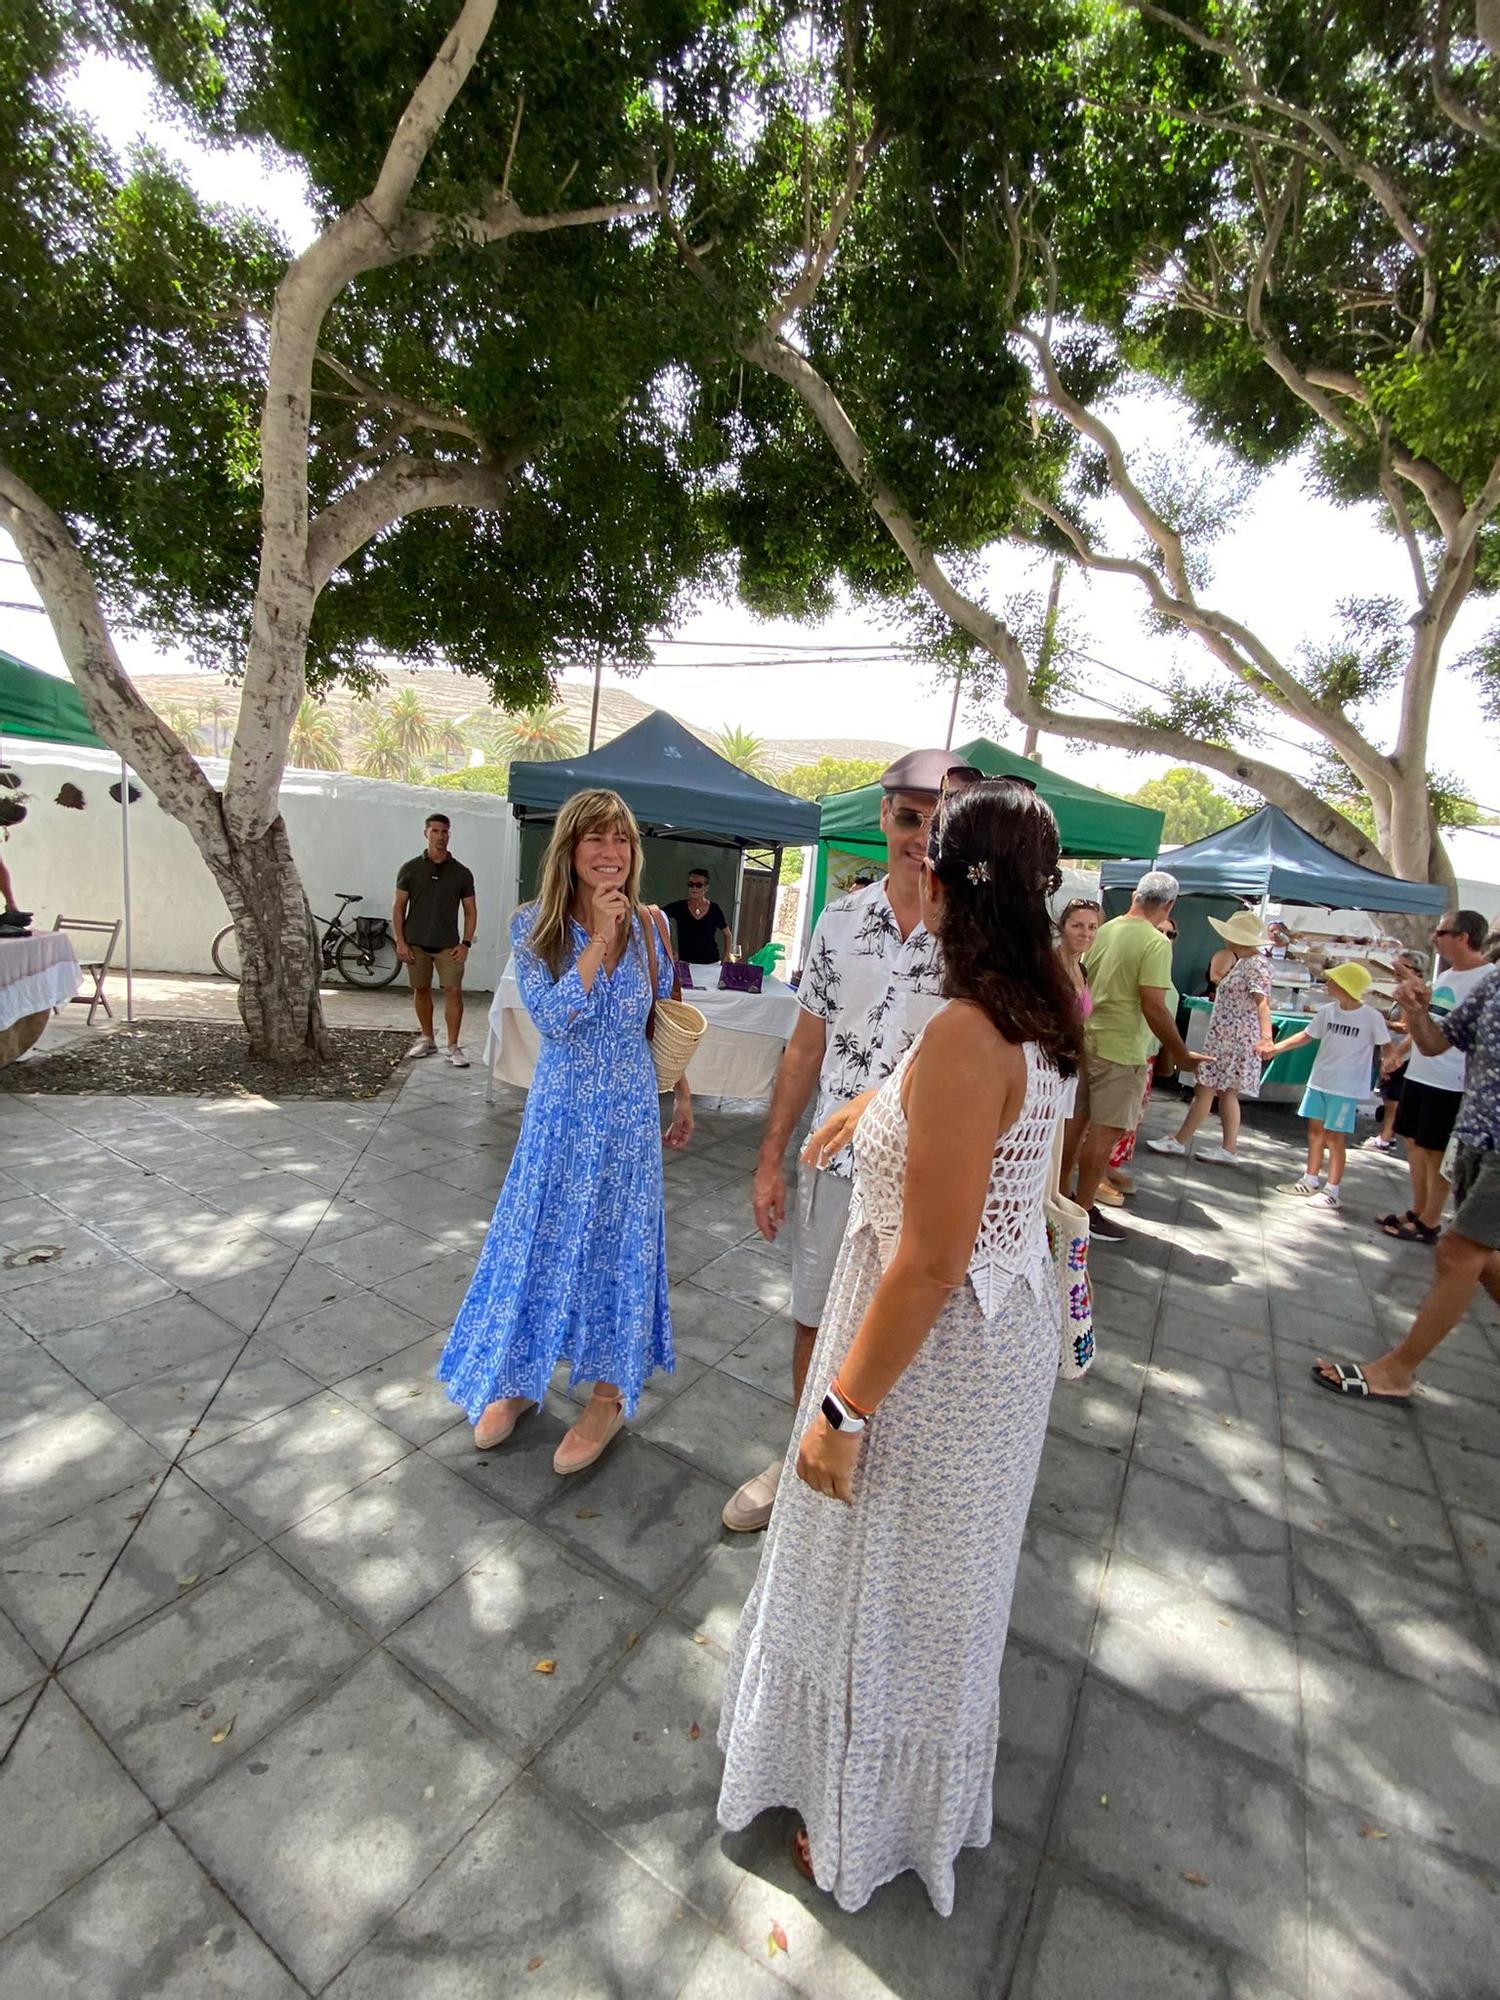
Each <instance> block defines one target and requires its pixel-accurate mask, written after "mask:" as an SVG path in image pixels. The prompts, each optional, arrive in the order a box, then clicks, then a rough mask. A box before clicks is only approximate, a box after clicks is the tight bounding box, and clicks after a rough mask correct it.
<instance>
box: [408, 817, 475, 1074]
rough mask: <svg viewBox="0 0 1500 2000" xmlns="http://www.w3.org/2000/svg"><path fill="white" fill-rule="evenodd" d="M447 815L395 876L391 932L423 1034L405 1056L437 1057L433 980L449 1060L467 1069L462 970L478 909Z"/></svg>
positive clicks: (430, 821) (430, 825)
mask: <svg viewBox="0 0 1500 2000" xmlns="http://www.w3.org/2000/svg"><path fill="white" fill-rule="evenodd" d="M448 829H449V822H448V815H447V814H446V813H429V814H428V816H427V827H426V832H427V845H426V847H425V849H424V850H423V851H422V853H420V854H416V855H413V856H412V858H411V860H410V861H404V862H403V863H402V864H401V868H400V871H399V873H398V874H397V876H396V900H395V903H394V905H393V906H392V909H391V928H392V930H393V931H394V932H395V934H396V956H397V957H398V958H399V959H400V960H401V963H402V964H403V965H404V966H405V967H406V971H407V977H408V978H409V979H410V980H411V997H412V1000H413V1003H414V1004H415V1006H416V1010H417V1025H418V1027H419V1028H420V1029H421V1033H420V1034H419V1035H418V1036H417V1039H416V1040H415V1041H414V1042H413V1043H412V1045H411V1047H410V1048H409V1049H408V1050H407V1051H406V1056H407V1060H408V1061H415V1060H417V1059H418V1058H420V1057H422V1056H435V1055H436V1054H437V1043H436V1041H434V1039H433V1034H432V975H433V973H434V972H436V974H437V976H438V984H439V985H440V986H441V987H442V989H443V1019H444V1023H445V1025H446V1027H447V1030H448V1060H449V1062H450V1063H452V1065H453V1067H454V1068H455V1069H467V1068H468V1067H469V1058H468V1057H467V1056H466V1055H465V1054H464V1052H463V1045H462V1043H461V1042H460V1041H459V1035H460V1034H461V1032H462V1030H463V1024H464V967H465V966H466V965H467V964H468V962H469V952H470V950H471V949H472V948H473V944H474V925H475V922H476V906H475V900H474V877H473V876H472V875H471V874H470V873H469V871H468V869H467V868H465V866H464V864H463V863H462V862H461V861H459V860H458V859H457V858H456V857H455V856H454V855H452V854H450V853H449V852H448Z"/></svg>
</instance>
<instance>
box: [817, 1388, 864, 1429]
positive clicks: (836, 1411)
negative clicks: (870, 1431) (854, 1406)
mask: <svg viewBox="0 0 1500 2000" xmlns="http://www.w3.org/2000/svg"><path fill="white" fill-rule="evenodd" d="M823 1415H824V1416H825V1417H826V1418H827V1419H828V1421H829V1423H830V1424H831V1425H832V1427H833V1429H834V1430H836V1431H841V1432H843V1433H844V1435H845V1436H847V1437H857V1436H858V1435H859V1433H860V1432H861V1431H862V1430H863V1429H864V1427H865V1423H866V1421H867V1420H866V1419H865V1418H864V1417H861V1416H857V1415H856V1414H855V1412H854V1411H853V1410H851V1409H850V1407H849V1405H848V1404H847V1403H846V1402H845V1401H844V1399H843V1397H842V1396H841V1395H840V1394H839V1392H838V1390H837V1389H835V1388H834V1386H833V1384H832V1383H831V1382H830V1383H829V1385H828V1387H827V1389H826V1390H825V1391H824V1393H823Z"/></svg>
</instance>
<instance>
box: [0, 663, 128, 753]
mask: <svg viewBox="0 0 1500 2000" xmlns="http://www.w3.org/2000/svg"><path fill="white" fill-rule="evenodd" d="M6 736H25V737H29V738H32V739H33V740H35V741H37V742H40V743H76V744H79V745H81V746H82V747H83V748H84V749H86V750H107V749H108V748H109V745H108V744H107V743H106V742H105V741H104V738H103V737H102V736H98V735H96V734H95V733H94V730H93V728H92V726H91V725H90V723H89V719H88V716H87V714H86V713H85V711H84V706H83V702H82V700H81V698H80V696H79V693H78V690H77V688H76V687H74V685H73V683H72V682H71V681H65V680H59V679H58V677H57V676H56V675H55V674H44V673H43V672H42V670H41V668H40V667H28V666H27V665H26V662H25V661H24V660H18V659H17V658H16V657H15V655H14V654H13V653H6V652H3V651H0V738H4V737H6Z"/></svg>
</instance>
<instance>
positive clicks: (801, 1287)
mask: <svg viewBox="0 0 1500 2000" xmlns="http://www.w3.org/2000/svg"><path fill="white" fill-rule="evenodd" d="M853 1194H854V1183H853V1181H845V1180H840V1179H839V1177H838V1175H837V1174H830V1173H825V1172H823V1171H822V1169H821V1168H818V1167H810V1166H808V1165H807V1163H806V1162H805V1161H803V1162H802V1163H801V1164H800V1165H799V1166H798V1168H797V1227H796V1231H795V1233H794V1236H793V1240H792V1318H793V1319H794V1320H795V1321H796V1322H797V1324H798V1326H821V1325H822V1323H823V1308H824V1306H825V1305H826V1304H827V1303H828V1287H829V1286H830V1285H831V1284H832V1282H833V1267H834V1265H835V1264H836V1263H837V1262H838V1260H839V1251H840V1250H841V1249H842V1248H843V1246H844V1230H845V1228H846V1227H847V1225H848V1221H849V1203H850V1200H851V1199H852V1197H853Z"/></svg>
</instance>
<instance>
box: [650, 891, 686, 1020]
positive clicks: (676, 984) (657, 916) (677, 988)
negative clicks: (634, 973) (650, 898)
mask: <svg viewBox="0 0 1500 2000" xmlns="http://www.w3.org/2000/svg"><path fill="white" fill-rule="evenodd" d="M658 920H661V921H665V920H664V919H662V913H661V911H660V910H658V909H657V908H656V906H655V905H654V904H652V903H643V904H642V905H641V935H642V936H643V937H644V938H645V940H646V963H647V964H648V965H649V966H650V968H651V1010H650V1012H649V1013H648V1014H647V1016H646V1040H647V1041H648V1042H649V1041H650V1040H651V1039H652V1037H653V1036H654V1035H655V1033H656V942H657V923H658ZM671 936H672V934H671V932H670V931H668V932H667V938H666V943H667V949H668V950H669V951H670V950H671V948H672V947H671ZM672 998H673V999H674V1000H680V999H681V998H682V980H681V979H680V978H679V976H678V972H677V961H676V959H675V958H674V959H673V961H672Z"/></svg>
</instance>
